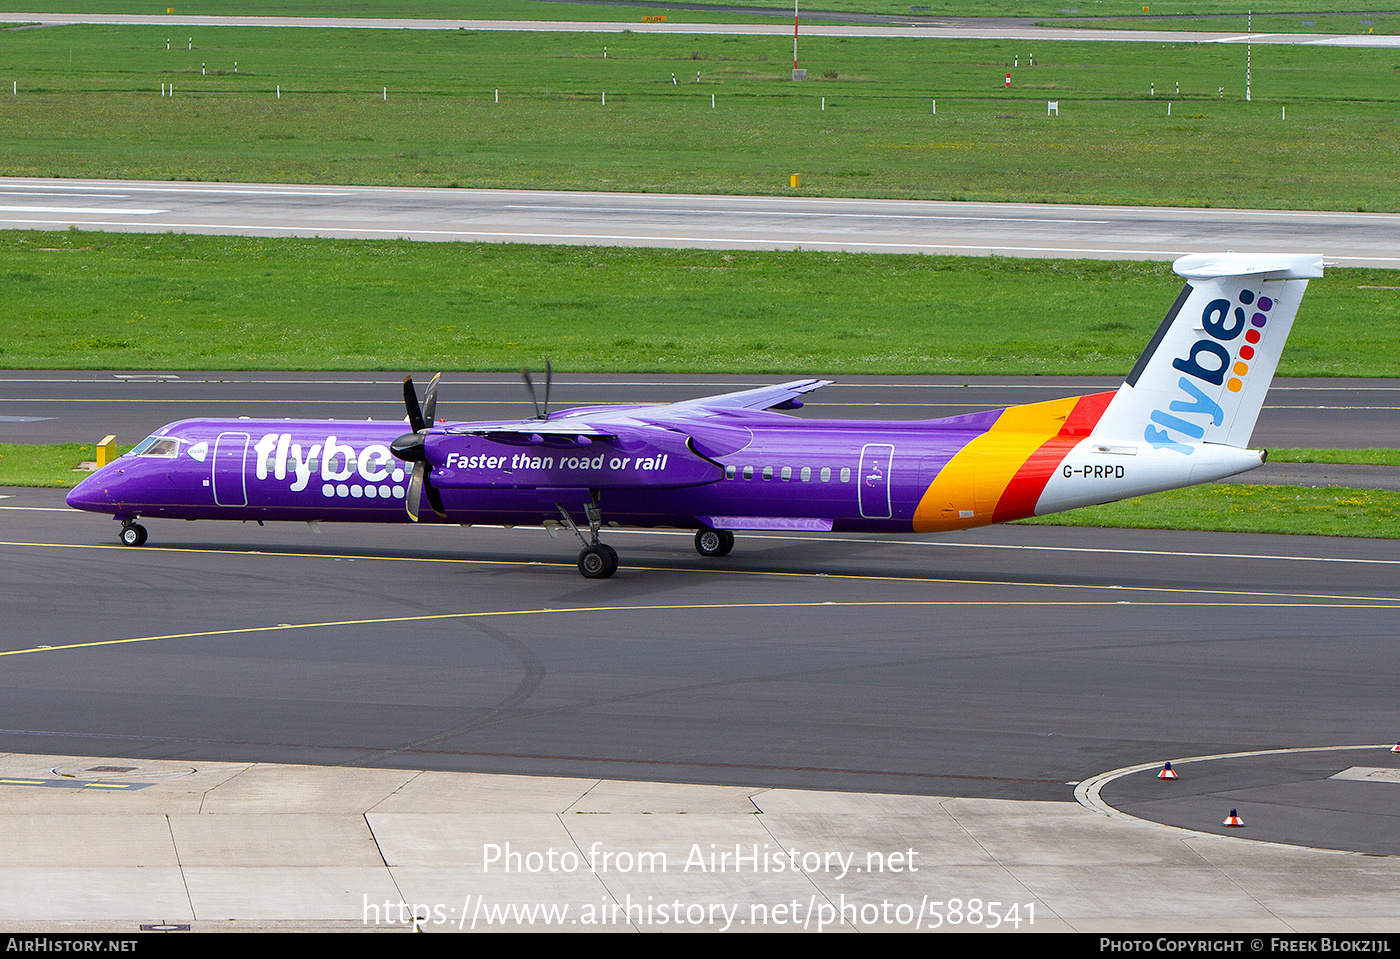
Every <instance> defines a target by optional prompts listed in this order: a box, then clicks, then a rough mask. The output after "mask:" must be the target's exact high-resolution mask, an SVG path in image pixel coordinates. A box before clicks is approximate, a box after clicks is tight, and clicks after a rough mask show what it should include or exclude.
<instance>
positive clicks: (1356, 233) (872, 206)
mask: <svg viewBox="0 0 1400 959" xmlns="http://www.w3.org/2000/svg"><path fill="white" fill-rule="evenodd" d="M0 16H2V15H0ZM0 191H3V192H4V193H5V194H6V195H5V197H4V201H5V202H4V204H3V205H0V228H10V229H26V230H52V229H66V228H68V227H70V226H75V227H78V228H80V229H84V230H107V231H114V232H135V233H142V232H146V233H156V232H166V231H176V232H182V233H208V234H223V235H227V234H245V235H258V236H327V237H355V238H390V239H392V238H397V237H406V238H410V239H415V240H459V241H484V242H506V243H551V244H574V245H592V246H646V247H672V248H680V247H688V248H697V247H698V248H709V249H762V250H773V249H781V250H790V249H796V248H798V247H801V248H802V249H804V250H846V251H853V252H873V253H929V254H936V253H950V254H972V255H981V254H991V253H995V254H997V255H999V256H1030V257H1082V258H1093V259H1136V260H1170V259H1174V258H1176V257H1178V256H1183V255H1185V254H1188V253H1200V252H1202V251H1207V250H1225V249H1230V250H1237V251H1241V252H1285V253H1297V252H1300V251H1301V252H1308V253H1321V254H1323V255H1324V256H1326V257H1327V260H1328V262H1329V263H1334V264H1337V265H1341V266H1371V267H1385V268H1395V267H1397V266H1400V252H1397V251H1400V214H1393V213H1328V212H1314V211H1305V210H1297V211H1294V210H1226V209H1191V208H1182V207H1111V206H1083V205H1074V204H1066V205H1060V204H1056V205H1048V204H1043V203H951V202H937V201H911V200H865V199H856V200H850V199H807V198H802V197H745V196H686V195H662V194H649V193H647V194H644V193H582V192H578V193H572V192H560V191H534V190H454V189H428V188H407V187H340V186H314V185H300V184H270V183H161V182H152V181H128V180H84V179H34V178H15V177H10V178H0Z"/></svg>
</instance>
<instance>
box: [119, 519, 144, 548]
mask: <svg viewBox="0 0 1400 959" xmlns="http://www.w3.org/2000/svg"><path fill="white" fill-rule="evenodd" d="M117 538H118V539H120V540H121V544H122V545H123V546H144V545H146V527H144V526H142V525H141V524H139V523H130V524H127V525H124V526H122V531H121V533H120V534H118V537H117Z"/></svg>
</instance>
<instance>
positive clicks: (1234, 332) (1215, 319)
mask: <svg viewBox="0 0 1400 959" xmlns="http://www.w3.org/2000/svg"><path fill="white" fill-rule="evenodd" d="M1273 308H1274V302H1273V300H1271V299H1270V298H1269V297H1267V296H1260V297H1256V296H1255V295H1254V292H1253V291H1252V290H1241V291H1240V293H1239V297H1238V302H1236V303H1231V302H1230V301H1229V300H1227V299H1224V298H1221V299H1216V300H1211V301H1210V303H1208V304H1206V308H1205V309H1204V310H1203V311H1202V312H1201V325H1202V326H1203V327H1204V329H1205V331H1206V333H1208V334H1209V338H1202V339H1198V340H1196V341H1195V342H1194V343H1192V344H1191V348H1190V350H1188V351H1187V354H1186V355H1185V356H1180V357H1177V358H1176V359H1174V360H1172V368H1173V369H1175V370H1178V371H1179V372H1181V373H1183V374H1185V375H1184V376H1182V377H1181V378H1180V379H1179V380H1178V381H1177V387H1178V388H1179V389H1180V390H1181V395H1182V397H1183V398H1182V399H1176V400H1172V401H1171V403H1170V404H1168V407H1167V410H1153V411H1152V414H1151V416H1150V417H1149V418H1150V419H1151V420H1152V423H1153V424H1155V425H1151V424H1149V425H1148V427H1147V429H1146V431H1145V432H1144V433H1143V437H1144V438H1145V439H1146V440H1147V442H1149V443H1151V444H1152V446H1153V448H1154V449H1170V450H1176V451H1177V452H1178V453H1182V454H1185V455H1187V456H1190V455H1191V453H1192V452H1193V451H1194V450H1195V447H1194V446H1192V445H1191V443H1192V442H1197V441H1200V440H1201V439H1203V438H1204V437H1205V435H1206V426H1207V425H1208V424H1207V421H1209V425H1214V426H1219V425H1221V424H1222V423H1223V422H1224V421H1225V410H1224V409H1223V408H1222V407H1221V405H1220V404H1219V403H1218V402H1217V401H1216V400H1215V399H1214V398H1212V397H1211V395H1209V394H1208V393H1207V392H1206V391H1205V390H1203V389H1202V388H1201V387H1200V386H1198V385H1197V383H1196V382H1195V381H1200V382H1201V383H1206V384H1209V385H1210V386H1212V387H1216V388H1217V389H1216V390H1214V391H1212V392H1215V393H1216V395H1222V394H1220V393H1219V391H1218V388H1219V387H1221V386H1223V387H1224V388H1225V389H1226V390H1228V391H1229V392H1230V393H1238V392H1240V391H1241V390H1243V389H1244V381H1245V378H1246V377H1247V376H1248V375H1249V364H1250V362H1251V361H1253V359H1254V354H1255V348H1256V347H1257V346H1258V344H1259V341H1260V340H1261V339H1262V338H1263V335H1264V327H1265V326H1266V325H1267V324H1268V322H1269V311H1270V310H1272V309H1273ZM1241 334H1243V340H1242V342H1238V343H1236V341H1239V340H1241ZM1225 344H1230V346H1227V345H1225ZM1234 346H1238V350H1237V351H1236V352H1235V355H1234V357H1233V359H1232V357H1231V355H1230V353H1231V348H1232V347H1234ZM1178 413H1181V414H1186V415H1187V416H1192V417H1196V419H1185V418H1183V417H1182V416H1177V415H1174V414H1178Z"/></svg>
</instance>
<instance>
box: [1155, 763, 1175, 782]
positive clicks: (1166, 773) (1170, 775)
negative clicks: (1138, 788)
mask: <svg viewBox="0 0 1400 959" xmlns="http://www.w3.org/2000/svg"><path fill="white" fill-rule="evenodd" d="M1157 778H1158V779H1175V778H1176V770H1175V769H1173V768H1172V764H1171V763H1167V764H1166V765H1165V766H1163V767H1162V771H1161V772H1159V773H1158V774H1157Z"/></svg>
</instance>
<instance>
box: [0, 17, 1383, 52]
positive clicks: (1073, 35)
mask: <svg viewBox="0 0 1400 959" xmlns="http://www.w3.org/2000/svg"><path fill="white" fill-rule="evenodd" d="M0 22H6V23H43V24H46V25H59V24H69V23H110V24H129V25H150V26H190V27H198V26H206V27H215V26H229V27H320V28H330V29H366V30H500V31H516V32H549V33H621V32H623V31H631V32H633V33H673V34H697V35H698V34H730V35H734V34H751V35H766V36H791V33H792V31H791V28H790V27H789V26H788V25H787V24H784V23H670V22H658V21H646V20H642V19H641V18H640V16H639V17H638V19H637V20H636V21H633V22H581V21H572V20H447V19H436V20H434V19H425V18H417V19H410V18H385V17H379V18H373V17H357V18H350V17H205V16H190V15H188V14H165V15H152V16H134V15H126V14H86V13H0ZM802 35H803V36H809V37H938V38H942V39H972V40H1075V41H1082V42H1090V43H1093V42H1099V43H1105V42H1107V43H1244V42H1246V40H1249V41H1251V42H1253V43H1265V44H1289V45H1321V46H1344V47H1396V46H1400V37H1396V36H1377V35H1371V34H1366V35H1355V36H1344V35H1337V34H1304V33H1265V32H1260V33H1255V34H1250V35H1248V36H1246V34H1243V33H1209V32H1204V31H1198V30H1195V31H1193V30H1160V31H1158V30H1094V29H1082V28H1076V27H1039V26H1034V25H1032V24H1029V23H1026V24H1015V25H1004V26H1003V25H987V24H985V23H964V24H961V25H955V24H953V23H952V21H951V19H950V20H943V21H941V22H929V21H921V22H914V21H912V20H911V22H910V23H909V24H908V25H906V26H890V25H874V24H833V23H811V22H808V23H806V24H804V25H803V26H802Z"/></svg>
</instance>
